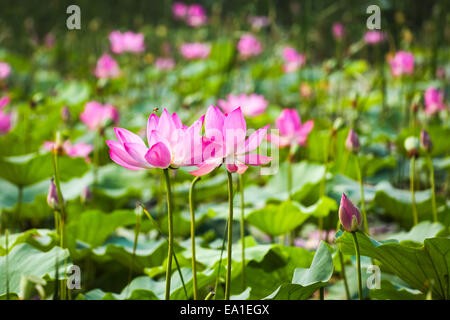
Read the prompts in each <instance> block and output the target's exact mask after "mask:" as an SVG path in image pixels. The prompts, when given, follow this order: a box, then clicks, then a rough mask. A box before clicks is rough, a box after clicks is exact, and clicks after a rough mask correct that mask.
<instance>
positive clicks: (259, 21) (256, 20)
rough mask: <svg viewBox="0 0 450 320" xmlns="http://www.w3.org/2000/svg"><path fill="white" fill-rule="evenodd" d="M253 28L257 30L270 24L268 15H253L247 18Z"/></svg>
mask: <svg viewBox="0 0 450 320" xmlns="http://www.w3.org/2000/svg"><path fill="white" fill-rule="evenodd" d="M248 20H249V22H250V24H251V25H252V28H253V29H256V30H259V29H261V28H264V27H267V26H268V25H269V24H270V19H269V17H265V16H253V17H249V18H248Z"/></svg>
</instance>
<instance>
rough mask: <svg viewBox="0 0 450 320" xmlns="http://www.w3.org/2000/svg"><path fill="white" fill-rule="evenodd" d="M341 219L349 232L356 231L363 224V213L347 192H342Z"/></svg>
mask: <svg viewBox="0 0 450 320" xmlns="http://www.w3.org/2000/svg"><path fill="white" fill-rule="evenodd" d="M339 221H340V222H341V225H342V227H343V228H344V230H345V231H347V232H355V231H357V230H358V229H359V227H360V226H361V221H362V218H361V213H360V212H359V210H358V208H356V207H355V206H354V204H353V203H352V202H351V201H350V199H349V198H347V196H346V195H345V193H343V194H342V198H341V204H340V205H339Z"/></svg>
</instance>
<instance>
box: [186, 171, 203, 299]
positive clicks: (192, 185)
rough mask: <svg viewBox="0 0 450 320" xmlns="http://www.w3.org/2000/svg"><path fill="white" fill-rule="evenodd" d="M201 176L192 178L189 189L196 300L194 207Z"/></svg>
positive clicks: (193, 278)
mask: <svg viewBox="0 0 450 320" xmlns="http://www.w3.org/2000/svg"><path fill="white" fill-rule="evenodd" d="M200 179H201V177H195V178H194V180H192V183H191V187H190V189H189V209H190V212H191V248H192V281H193V294H194V300H197V297H198V296H197V263H196V260H195V209H194V187H195V184H196V183H197V182H198V181H199V180H200Z"/></svg>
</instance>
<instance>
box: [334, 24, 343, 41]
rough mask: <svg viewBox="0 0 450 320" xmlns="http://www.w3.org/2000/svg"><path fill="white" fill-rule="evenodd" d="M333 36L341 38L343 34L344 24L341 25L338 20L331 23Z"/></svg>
mask: <svg viewBox="0 0 450 320" xmlns="http://www.w3.org/2000/svg"><path fill="white" fill-rule="evenodd" d="M332 30H333V36H334V37H335V38H336V39H337V40H340V39H342V37H343V36H344V26H343V25H342V23H340V22H335V23H334V24H333V28H332Z"/></svg>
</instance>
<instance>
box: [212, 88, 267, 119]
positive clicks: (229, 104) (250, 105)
mask: <svg viewBox="0 0 450 320" xmlns="http://www.w3.org/2000/svg"><path fill="white" fill-rule="evenodd" d="M218 104H219V106H220V108H222V110H223V111H224V112H225V113H231V112H232V111H233V110H234V109H236V108H238V107H241V110H242V113H243V114H244V116H245V117H254V116H257V115H259V114H261V113H263V112H264V111H265V110H266V108H267V106H268V105H269V102H268V101H267V100H266V99H264V96H263V95H260V94H255V93H252V94H250V95H246V94H245V93H242V94H239V95H234V94H229V95H227V99H226V100H223V99H219V100H218Z"/></svg>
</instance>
